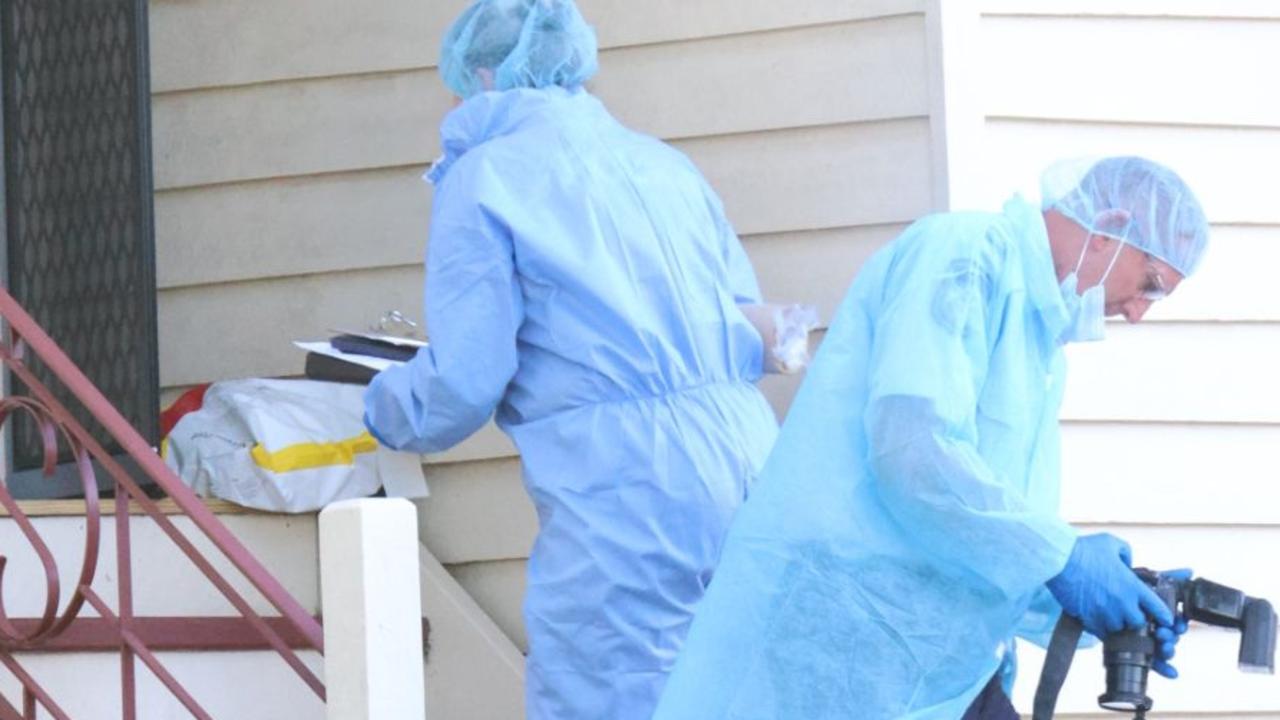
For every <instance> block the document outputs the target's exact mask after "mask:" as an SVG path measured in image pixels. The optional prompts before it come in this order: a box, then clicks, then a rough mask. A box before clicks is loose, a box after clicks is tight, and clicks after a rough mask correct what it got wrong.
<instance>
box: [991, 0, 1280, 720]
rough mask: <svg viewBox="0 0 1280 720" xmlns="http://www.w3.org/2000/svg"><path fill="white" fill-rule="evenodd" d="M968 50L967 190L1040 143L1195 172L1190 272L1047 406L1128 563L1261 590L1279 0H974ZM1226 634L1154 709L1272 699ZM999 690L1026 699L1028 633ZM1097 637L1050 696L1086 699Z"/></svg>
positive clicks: (1269, 497)
mask: <svg viewBox="0 0 1280 720" xmlns="http://www.w3.org/2000/svg"><path fill="white" fill-rule="evenodd" d="M979 5H980V6H981V8H982V13H983V14H982V17H981V20H980V24H979V26H978V28H979V29H978V30H977V32H978V33H979V35H980V39H981V41H980V42H979V43H976V45H975V46H976V47H978V48H980V51H979V52H978V53H977V54H976V55H975V57H974V58H973V60H972V62H973V63H974V66H975V67H976V68H977V70H976V72H974V73H973V74H972V77H975V78H978V82H977V83H976V86H975V88H974V91H975V92H976V93H977V94H978V95H979V97H980V98H981V102H980V113H981V118H980V121H979V122H977V123H975V125H976V126H977V127H978V128H979V130H978V131H977V132H975V133H973V135H972V136H971V137H972V142H973V143H974V144H975V145H976V146H978V147H980V148H981V153H980V156H981V157H982V159H983V165H982V168H981V172H975V173H973V176H974V177H973V179H974V182H975V183H976V185H977V187H978V188H979V192H978V195H980V196H981V197H982V198H983V199H984V200H985V201H986V202H993V201H995V200H997V199H998V197H999V196H1000V195H1001V194H1003V193H1004V191H1005V189H1004V188H1003V187H1002V185H1003V184H1004V183H1005V182H1007V179H1008V178H1026V177H1033V173H1034V171H1035V170H1036V169H1037V168H1039V167H1040V166H1042V165H1043V164H1044V163H1046V162H1048V161H1049V160H1052V159H1053V158H1055V157H1057V156H1072V155H1097V154H1111V153H1136V154H1142V155H1147V156H1150V157H1152V158H1154V159H1157V160H1161V161H1163V162H1166V163H1168V164H1169V165H1170V166H1172V167H1174V168H1175V169H1177V170H1178V171H1179V172H1180V173H1181V174H1182V175H1183V176H1184V177H1186V178H1187V180H1188V181H1189V182H1190V183H1191V184H1192V185H1193V187H1194V188H1195V190H1196V191H1197V194H1198V195H1199V197H1200V199H1201V200H1202V202H1203V203H1204V206H1205V211H1206V213H1207V214H1208V216H1209V221H1210V223H1211V224H1212V227H1213V236H1212V244H1211V250H1210V253H1209V255H1208V257H1207V259H1206V261H1205V263H1204V265H1203V267H1202V268H1201V270H1200V272H1199V273H1198V274H1197V275H1196V276H1195V277H1194V278H1192V279H1191V280H1190V281H1188V282H1187V283H1186V284H1185V285H1184V286H1183V287H1182V288H1179V290H1178V292H1177V293H1175V294H1174V296H1173V297H1171V298H1170V299H1169V300H1167V301H1163V302H1160V303H1158V304H1156V305H1155V306H1154V308H1153V309H1152V311H1151V313H1150V315H1149V316H1148V319H1147V321H1145V322H1144V323H1142V324H1141V325H1138V326H1126V325H1124V324H1122V323H1112V324H1110V325H1109V326H1108V340H1107V342H1105V343H1100V344H1094V345H1085V346H1078V347H1076V346H1073V347H1072V348H1070V349H1069V351H1068V354H1069V357H1070V361H1071V366H1070V370H1069V380H1068V384H1067V396H1066V400H1065V403H1064V407H1063V416H1064V420H1065V423H1064V429H1063V474H1064V487H1063V509H1064V513H1065V514H1066V516H1067V517H1068V518H1069V519H1071V520H1072V521H1073V522H1076V523H1078V524H1080V525H1081V526H1082V527H1083V528H1085V529H1087V530H1106V531H1110V532H1114V533H1116V534H1119V535H1122V536H1124V537H1125V538H1126V539H1128V540H1130V541H1131V542H1132V544H1133V545H1134V548H1135V562H1137V563H1140V564H1144V565H1149V566H1152V567H1177V566H1188V567H1191V568H1194V569H1195V570H1196V571H1197V572H1198V573H1200V574H1203V575H1204V576H1205V577H1209V578H1211V579H1215V580H1218V581H1220V582H1224V583H1227V584H1231V585H1236V586H1238V587H1240V588H1241V589H1243V590H1245V591H1246V592H1249V593H1251V594H1256V595H1259V596H1264V597H1269V598H1270V599H1271V600H1272V601H1273V602H1275V601H1277V600H1280V573H1277V572H1276V571H1275V563H1274V558H1275V557H1277V556H1280V470H1277V467H1278V465H1277V453H1278V452H1280V375H1278V374H1277V372H1276V368H1277V367H1278V366H1280V296H1277V295H1275V293H1274V292H1273V291H1272V290H1271V288H1272V287H1273V286H1274V285H1275V283H1274V282H1273V281H1272V280H1271V279H1270V278H1271V274H1270V268H1274V267H1275V265H1276V263H1277V261H1280V204H1278V203H1277V202H1276V199H1275V198H1276V196H1275V189H1276V188H1277V187H1280V182H1277V177H1276V173H1277V170H1276V168H1277V167H1280V94H1277V93H1275V92H1273V91H1272V90H1271V89H1272V88H1274V87H1275V78H1274V73H1275V68H1277V67H1280V43H1277V42H1276V41H1277V39H1280V5H1277V4H1275V3H1270V2H1239V1H1237V2H1214V3H1209V2H1197V1H1194V0H1182V1H1176V0H1171V1H1168V2H1155V1H1150V2H1140V1H1138V0H1128V1H1117V2H1106V3H1103V2H1091V1H1087V0H1076V1H1068V0H1044V1H1036V2H1018V1H1016V0H985V1H984V2H981V3H979ZM1238 637H1239V636H1238V635H1236V634H1234V633H1229V632H1224V631H1217V630H1212V629H1206V628H1203V627H1200V628H1196V629H1195V630H1193V631H1192V632H1191V633H1190V634H1189V635H1188V636H1187V638H1185V639H1184V640H1183V642H1182V643H1181V644H1180V645H1179V648H1178V657H1177V660H1176V662H1175V665H1177V666H1178V668H1179V669H1180V671H1181V674H1182V678H1181V679H1179V680H1178V681H1176V682H1169V681H1166V680H1163V679H1154V680H1152V682H1151V686H1150V691H1151V695H1152V696H1153V697H1154V698H1155V700H1156V703H1157V705H1156V711H1157V712H1174V713H1178V715H1177V716H1178V717H1185V718H1201V717H1244V716H1246V715H1247V717H1250V718H1277V717H1280V679H1278V678H1276V677H1268V676H1258V675H1246V674H1242V673H1240V672H1238V671H1237V670H1236V667H1235V657H1236V648H1237V642H1238ZM1024 659H1025V662H1024V663H1023V668H1022V676H1021V678H1020V681H1019V686H1018V688H1017V692H1016V693H1015V695H1016V697H1015V699H1016V700H1017V702H1018V705H1019V707H1020V708H1022V709H1028V708H1029V707H1030V702H1031V691H1032V689H1033V687H1034V681H1035V677H1036V675H1037V674H1038V672H1039V653H1037V652H1035V651H1032V652H1028V653H1026V657H1025V658H1024ZM1099 665H1100V658H1099V657H1098V656H1097V651H1096V650H1095V651H1091V652H1090V653H1089V654H1088V655H1086V656H1083V657H1081V658H1079V659H1077V661H1076V665H1075V666H1074V667H1073V672H1072V674H1071V677H1070V678H1069V680H1068V683H1067V686H1066V688H1065V689H1064V692H1063V698H1062V701H1061V702H1060V708H1061V709H1062V710H1063V712H1064V713H1069V714H1071V716H1072V717H1096V718H1104V717H1114V715H1113V714H1111V713H1105V712H1103V711H1101V710H1099V709H1098V707H1097V703H1096V699H1095V698H1096V696H1097V694H1098V693H1099V692H1101V690H1102V687H1103V677H1102V671H1101V668H1100V666H1099Z"/></svg>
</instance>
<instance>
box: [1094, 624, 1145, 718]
mask: <svg viewBox="0 0 1280 720" xmlns="http://www.w3.org/2000/svg"><path fill="white" fill-rule="evenodd" d="M1102 647H1103V652H1102V659H1103V663H1104V664H1105V665H1106V668H1107V691H1106V692H1105V693H1103V694H1102V695H1099V696H1098V705H1100V706H1102V707H1103V708H1105V709H1107V710H1118V711H1137V710H1142V711H1146V710H1150V709H1151V704H1152V703H1151V698H1149V697H1147V672H1148V670H1150V668H1151V659H1152V656H1153V654H1154V652H1155V643H1154V642H1153V641H1152V639H1151V637H1150V636H1149V635H1148V634H1147V633H1146V632H1144V631H1128V632H1122V633H1116V634H1115V635H1111V636H1109V637H1108V638H1107V639H1106V640H1105V641H1104V642H1103V645H1102Z"/></svg>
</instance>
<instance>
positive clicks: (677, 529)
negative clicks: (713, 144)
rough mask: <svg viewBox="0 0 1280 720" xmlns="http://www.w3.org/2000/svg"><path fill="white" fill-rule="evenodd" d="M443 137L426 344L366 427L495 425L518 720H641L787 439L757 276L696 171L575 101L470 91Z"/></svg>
mask: <svg viewBox="0 0 1280 720" xmlns="http://www.w3.org/2000/svg"><path fill="white" fill-rule="evenodd" d="M441 133H442V137H443V142H444V149H445V157H444V158H443V159H442V161H441V162H439V163H438V164H437V165H436V167H435V168H434V169H433V170H432V172H431V179H432V180H433V181H434V182H435V183H436V195H435V200H434V205H433V209H432V220H431V238H430V242H429V247H428V254H427V284H426V316H427V325H428V330H429V332H430V335H431V345H430V347H429V348H428V349H424V350H422V351H420V352H419V353H418V355H417V356H416V357H415V358H414V359H413V360H412V361H411V362H409V363H408V364H407V365H405V366H404V367H401V368H395V369H391V370H387V371H385V372H382V373H380V374H379V375H378V376H377V377H376V378H375V380H374V382H373V383H372V385H371V386H370V387H369V390H368V392H367V394H366V396H365V406H366V423H367V424H368V426H369V429H370V430H371V431H372V432H373V433H374V435H375V436H376V437H377V438H378V439H379V440H381V441H382V442H383V443H384V444H386V445H389V446H391V447H394V448H400V449H408V450H415V451H419V452H434V451H439V450H443V449H445V448H448V447H449V446H451V445H453V444H455V443H457V442H458V441H460V440H462V439H463V438H465V437H466V436H468V435H469V434H471V433H472V432H474V431H475V430H476V429H477V428H479V427H481V426H482V425H483V424H484V423H485V422H486V421H487V420H488V418H489V417H490V416H491V415H492V414H493V413H494V411H495V409H496V411H497V422H498V424H499V425H500V426H501V427H502V429H503V430H505V431H506V432H507V433H508V434H509V435H510V436H511V437H512V439H513V440H514V442H515V444H516V445H517V446H518V448H519V449H520V453H521V457H522V460H523V465H524V482H525V488H526V489H527V490H528V492H529V495H530V496H531V497H532V499H533V502H534V505H535V506H536V509H537V513H538V520H539V526H540V529H539V533H538V536H537V540H536V542H535V544H534V547H533V551H532V554H531V557H530V558H529V566H528V589H527V594H526V597H525V605H524V619H525V627H526V630H527V633H528V638H529V657H528V663H527V670H528V672H527V677H526V685H527V689H526V695H527V710H528V717H530V718H534V719H543V718H545V719H552V718H555V719H556V720H573V719H577V718H583V719H587V718H589V719H590V720H599V719H601V718H609V719H610V720H624V719H627V718H637V719H640V718H643V720H649V717H650V716H651V714H652V712H653V708H654V705H655V704H656V703H657V698H658V694H659V693H660V691H661V688H662V686H663V684H664V682H665V679H666V676H667V673H668V672H669V671H670V668H671V666H672V665H673V664H674V662H675V657H676V653H677V651H678V650H679V648H680V647H681V644H682V642H683V639H684V634H685V631H686V629H687V625H688V623H689V621H690V619H691V617H692V611H693V606H694V604H695V603H696V602H698V600H699V599H700V598H701V596H702V593H703V590H704V588H705V587H706V584H707V582H708V581H709V579H710V577H711V571H712V568H713V567H714V565H715V563H716V560H717V558H718V556H719V551H720V544H721V541H722V540H723V538H724V534H725V533H726V531H727V529H728V523H729V518H730V517H731V516H732V515H733V513H734V511H735V510H736V509H737V508H738V506H739V504H740V503H741V502H742V501H743V499H744V498H745V497H746V494H747V491H748V489H749V487H750V486H751V484H752V483H753V482H754V478H755V477H756V474H757V472H758V471H759V469H760V467H761V465H763V462H764V458H765V457H766V456H767V454H768V451H769V448H770V447H771V446H772V445H773V441H774V438H775V436H776V433H777V423H776V421H775V419H774V416H773V413H772V411H771V409H770V408H769V406H768V404H767V403H766V402H765V400H764V398H763V397H762V395H761V394H760V392H759V391H758V390H757V389H756V387H755V386H754V384H753V383H754V381H756V380H757V379H759V377H760V374H761V363H762V358H763V344H762V341H761V338H760V336H759V334H758V333H757V332H756V331H755V329H754V328H753V327H752V326H751V325H750V324H749V323H748V321H747V320H746V319H745V318H744V316H743V315H742V313H741V312H740V311H739V310H738V307H737V304H738V303H748V302H751V303H754V302H758V301H759V299H760V297H759V295H760V293H759V289H758V286H757V284H756V279H755V275H754V273H753V271H752V269H751V266H750V264H749V263H748V260H747V257H746V255H745V253H744V252H743V250H742V247H741V245H740V243H739V242H738V239H737V237H736V236H735V235H734V233H733V231H732V229H731V228H730V227H729V224H728V223H727V222H726V220H725V217H724V214H723V210H722V208H721V205H720V202H719V200H718V199H717V198H716V196H715V195H714V193H713V192H712V191H711V190H710V188H709V187H708V185H707V184H706V182H705V181H704V180H703V178H702V176H701V175H700V174H699V173H698V172H697V170H696V169H695V168H694V167H693V165H692V164H691V163H690V162H689V161H688V160H687V159H686V158H685V157H684V156H683V155H681V154H680V153H679V152H677V151H675V150H674V149H672V148H670V147H668V146H666V145H664V144H663V143H661V142H659V141H657V140H654V139H652V138H649V137H645V136H642V135H640V134H637V133H634V132H631V131H629V130H627V129H626V128H624V127H622V126H621V125H620V124H619V123H618V122H617V121H615V120H614V119H613V118H612V117H611V116H610V115H609V114H608V113H607V112H606V110H605V109H604V107H603V106H602V105H601V104H600V102H599V101H597V100H596V99H595V98H594V97H592V96H591V95H590V94H589V93H587V92H585V91H582V90H576V91H571V90H564V89H561V88H551V89H547V90H530V89H520V90H511V91H507V92H499V93H484V94H480V95H476V96H475V97H473V98H471V99H469V100H467V101H466V102H465V103H463V104H462V105H461V106H460V107H458V108H456V109H455V110H454V111H453V112H451V113H450V114H449V116H448V117H447V118H446V119H445V122H444V124H443V126H442V130H441Z"/></svg>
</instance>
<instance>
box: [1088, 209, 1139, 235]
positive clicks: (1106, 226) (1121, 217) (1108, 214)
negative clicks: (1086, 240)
mask: <svg viewBox="0 0 1280 720" xmlns="http://www.w3.org/2000/svg"><path fill="white" fill-rule="evenodd" d="M1132 221H1133V215H1132V214H1130V213H1129V211H1128V210H1124V209H1122V208H1112V209H1110V210H1103V211H1101V212H1099V213H1098V214H1097V215H1094V216H1093V232H1094V233H1096V234H1100V235H1106V236H1108V237H1112V238H1126V237H1129V223H1131V222H1132Z"/></svg>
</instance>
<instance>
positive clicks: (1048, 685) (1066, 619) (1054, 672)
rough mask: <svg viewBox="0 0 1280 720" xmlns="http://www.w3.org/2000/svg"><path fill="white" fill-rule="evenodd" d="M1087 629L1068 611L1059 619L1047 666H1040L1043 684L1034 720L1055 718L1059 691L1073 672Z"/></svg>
mask: <svg viewBox="0 0 1280 720" xmlns="http://www.w3.org/2000/svg"><path fill="white" fill-rule="evenodd" d="M1083 632H1084V625H1082V624H1081V623H1080V621H1079V620H1077V619H1076V618H1073V617H1071V616H1070V615H1068V614H1066V613H1063V614H1062V617H1060V618H1058V624H1057V625H1056V626H1054V628H1053V639H1052V640H1050V641H1049V650H1048V653H1047V654H1046V655H1045V658H1044V667H1043V668H1041V669H1040V684H1039V685H1037V686H1036V700H1035V706H1034V710H1033V714H1032V715H1031V718H1032V720H1052V719H1053V711H1054V708H1055V707H1056V706H1057V704H1058V693H1059V692H1061V691H1062V683H1063V682H1065V681H1066V679H1067V673H1068V672H1070V671H1071V661H1072V660H1074V659H1075V656H1076V647H1077V646H1078V645H1079V644H1080V635H1081V634H1082V633H1083Z"/></svg>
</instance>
